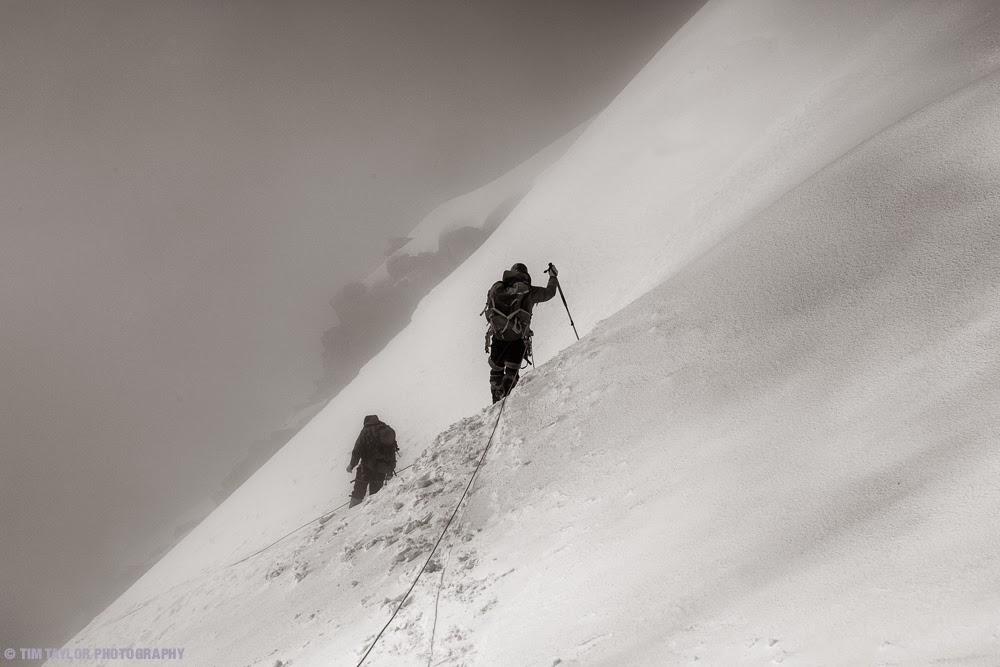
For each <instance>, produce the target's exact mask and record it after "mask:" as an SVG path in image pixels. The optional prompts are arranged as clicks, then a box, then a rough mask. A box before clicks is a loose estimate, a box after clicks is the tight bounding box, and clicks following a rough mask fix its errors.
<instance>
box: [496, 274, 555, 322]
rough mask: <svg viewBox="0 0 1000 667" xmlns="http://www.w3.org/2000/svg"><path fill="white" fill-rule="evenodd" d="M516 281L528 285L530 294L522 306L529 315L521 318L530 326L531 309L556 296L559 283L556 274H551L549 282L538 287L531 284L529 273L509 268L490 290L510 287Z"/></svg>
mask: <svg viewBox="0 0 1000 667" xmlns="http://www.w3.org/2000/svg"><path fill="white" fill-rule="evenodd" d="M514 283H525V284H526V285H528V296H527V297H525V299H524V301H522V302H521V308H522V309H523V310H524V311H525V312H526V313H527V315H525V316H523V317H522V318H521V320H522V321H523V323H524V325H525V326H530V325H531V311H532V309H533V308H534V307H535V304H536V303H544V302H546V301H548V300H549V299H551V298H552V297H554V296H555V295H556V289H558V284H559V283H558V281H557V280H556V277H555V276H553V275H549V282H548V283H547V284H546V285H545V287H538V286H537V285H532V284H531V276H530V275H528V274H527V273H524V272H521V271H511V270H507V271H504V272H503V280H501V281H499V282H496V283H494V284H493V287H491V288H490V291H491V293H492V291H493V290H494V289H496V288H497V286H500V285H502V286H503V287H510V286H511V285H513V284H514Z"/></svg>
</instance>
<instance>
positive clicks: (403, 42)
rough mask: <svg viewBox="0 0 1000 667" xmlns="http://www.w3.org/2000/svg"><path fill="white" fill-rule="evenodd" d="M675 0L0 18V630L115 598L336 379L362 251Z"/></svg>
mask: <svg viewBox="0 0 1000 667" xmlns="http://www.w3.org/2000/svg"><path fill="white" fill-rule="evenodd" d="M701 4H702V3H701V2H700V1H694V0H680V1H677V2H669V1H660V2H655V1H652V0H636V1H634V2H628V3H621V2H617V1H615V0H607V1H603V2H598V1H584V0H551V1H547V2H538V1H529V0H525V1H520V0H516V1H512V0H504V1H503V2H500V1H496V2H473V3H470V2H464V1H460V0H451V1H449V0H432V1H425V2H419V3H416V2H407V1H405V0H398V1H394V2H389V1H384V2H379V1H374V2H363V3H362V2H304V1H303V2H289V1H277V0H276V1H274V2H255V3H238V2H232V3H224V2H219V3H203V2H179V1H171V2H165V1H164V2H152V1H150V2H126V1H122V2H38V1H24V2H13V1H12V2H6V3H4V4H2V5H0V85H2V90H3V97H2V99H0V137H2V151H0V234H2V238H0V308H2V311H0V312H2V315H3V318H2V319H3V335H2V347H0V373H2V377H3V382H2V383H0V392H2V395H0V451H2V454H0V456H2V460H0V475H2V477H0V531H2V535H3V539H2V551H0V596H2V598H0V614H2V616H0V644H3V646H14V647H53V646H58V645H61V644H62V643H63V642H64V641H65V640H66V639H68V638H69V637H70V636H71V635H72V634H73V633H74V632H75V631H76V630H78V629H79V628H81V627H82V626H83V625H84V624H86V623H87V622H88V621H89V620H90V618H91V617H93V616H94V615H95V614H96V613H98V612H99V611H100V610H101V609H103V607H104V606H106V605H107V604H108V603H109V602H110V601H111V600H113V599H114V598H115V597H117V595H118V594H119V593H121V591H123V590H124V589H125V588H126V587H127V586H128V585H129V584H131V583H132V581H134V579H135V578H136V577H137V576H138V575H139V574H141V572H142V571H143V569H144V568H145V567H147V566H148V565H149V564H150V563H149V559H150V558H151V555H154V554H158V553H162V549H163V548H165V546H168V545H169V544H171V543H172V542H173V541H174V540H176V538H177V537H179V536H180V535H182V534H183V532H184V531H185V530H187V529H189V528H190V526H191V525H193V523H196V522H197V519H198V518H200V517H201V516H203V515H204V514H205V513H206V512H208V511H210V509H211V508H212V507H213V506H214V503H215V502H216V501H217V500H218V499H219V489H220V485H221V484H222V483H223V481H224V480H225V479H226V477H227V475H230V474H231V473H232V471H233V470H234V466H238V465H239V463H240V462H241V461H245V460H246V457H247V452H248V449H249V448H250V447H251V443H253V442H254V441H258V442H259V441H260V439H261V438H265V439H266V438H267V437H268V436H269V434H272V433H273V432H274V431H275V430H276V429H280V428H281V427H282V426H283V424H285V422H286V421H287V420H288V418H289V417H290V415H291V414H292V413H293V412H294V411H295V410H296V408H297V407H299V406H301V405H302V404H303V403H304V402H308V400H309V399H310V397H315V396H317V392H320V393H322V392H323V391H324V390H326V391H331V390H333V389H335V385H336V383H335V382H331V381H330V377H329V376H330V374H331V373H333V374H335V373H336V371H337V369H336V368H332V369H331V368H329V367H328V368H326V369H324V350H323V344H322V338H323V335H324V332H328V331H330V328H331V327H332V326H333V325H334V324H335V323H336V318H335V316H334V313H333V310H332V309H331V308H330V305H329V303H330V301H331V299H333V298H335V297H336V296H337V295H338V294H340V295H343V293H344V292H343V290H344V288H345V286H346V285H348V284H349V283H351V282H353V281H357V280H359V279H361V278H363V277H364V276H365V275H367V273H368V272H369V271H371V270H372V269H373V268H375V267H376V266H378V265H379V264H380V263H381V262H382V261H383V260H384V254H385V250H386V247H387V243H390V241H389V240H390V239H392V238H395V237H400V236H405V235H406V233H407V232H409V230H410V229H412V228H413V226H414V225H415V224H416V223H417V222H418V221H419V220H420V219H421V218H422V217H423V216H424V215H425V214H426V213H427V212H428V211H430V210H431V209H433V208H434V207H435V206H437V205H438V204H440V203H441V202H443V201H445V200H447V199H450V198H452V197H455V196H457V195H460V194H462V193H464V192H467V191H469V190H472V189H475V188H476V187H478V186H480V185H482V184H484V183H486V182H487V181H489V180H491V179H493V178H495V177H497V176H499V175H500V174H502V173H504V172H505V171H507V170H509V169H511V168H512V167H514V166H516V165H517V164H518V163H519V162H521V161H522V160H524V159H526V158H527V157H529V156H530V155H532V154H533V153H534V152H536V151H537V150H539V149H540V148H542V147H543V146H545V145H546V144H548V143H550V142H552V141H554V140H555V139H557V138H558V137H560V136H561V135H563V134H565V133H566V132H568V131H570V130H571V129H572V128H574V127H576V126H577V125H579V124H580V123H581V122H584V121H585V120H587V119H588V118H590V117H591V116H593V115H594V114H595V113H597V112H599V111H600V110H601V109H602V108H603V107H604V106H606V105H607V103H608V102H610V100H611V99H612V98H613V97H614V96H615V95H616V94H617V93H618V92H619V91H620V90H621V88H622V87H623V86H624V85H625V84H626V83H627V82H628V80H629V79H630V78H631V77H632V76H633V75H634V74H635V73H637V72H638V71H639V70H640V69H641V68H642V66H643V65H644V64H645V63H646V61H647V60H648V59H649V58H650V57H651V56H652V55H653V54H654V53H655V52H656V51H657V50H658V49H659V48H660V47H661V46H662V45H663V44H664V43H665V42H666V41H667V39H668V38H669V36H670V35H671V34H672V33H673V32H674V31H675V30H676V29H677V28H678V27H679V26H680V25H682V24H683V22H684V21H685V20H686V19H687V18H688V17H689V16H690V15H692V14H693V13H694V12H695V11H696V10H697V8H698V7H699V6H700V5H701ZM512 261H515V260H514V259H512ZM484 289H485V288H484ZM327 361H328V362H329V359H328V360H327ZM329 365H330V364H329V363H327V366H329ZM485 400H486V399H485V398H484V401H485ZM359 419H360V418H359ZM351 444H352V443H330V446H331V447H336V448H343V449H344V451H345V461H346V457H347V451H348V449H349V447H350V446H351ZM345 465H346V463H345ZM345 488H346V486H345Z"/></svg>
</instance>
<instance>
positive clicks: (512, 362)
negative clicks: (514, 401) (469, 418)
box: [490, 336, 526, 403]
mask: <svg viewBox="0 0 1000 667" xmlns="http://www.w3.org/2000/svg"><path fill="white" fill-rule="evenodd" d="M525 350H526V345H525V344H524V341H523V340H521V339H520V338H519V339H517V340H500V339H498V338H497V337H496V336H494V337H493V338H492V340H490V393H492V394H493V402H494V403H496V402H497V401H499V400H500V399H502V398H503V397H504V396H506V395H507V394H509V393H510V391H511V390H512V389H513V388H514V386H515V385H516V384H517V380H518V376H519V374H520V372H521V361H522V360H523V359H524V352H525Z"/></svg>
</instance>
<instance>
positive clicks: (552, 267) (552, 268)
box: [545, 262, 559, 277]
mask: <svg viewBox="0 0 1000 667" xmlns="http://www.w3.org/2000/svg"><path fill="white" fill-rule="evenodd" d="M545 272H546V273H548V274H549V275H551V276H553V277H554V276H558V275H559V270H558V269H556V265H555V264H553V263H552V262H549V268H548V269H546V271H545Z"/></svg>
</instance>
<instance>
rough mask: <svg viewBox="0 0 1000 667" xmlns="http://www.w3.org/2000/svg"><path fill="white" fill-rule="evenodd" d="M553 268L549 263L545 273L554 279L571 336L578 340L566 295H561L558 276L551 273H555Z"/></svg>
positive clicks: (578, 336) (578, 335)
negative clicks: (571, 328) (567, 319)
mask: <svg viewBox="0 0 1000 667" xmlns="http://www.w3.org/2000/svg"><path fill="white" fill-rule="evenodd" d="M555 268H556V267H555V266H553V264H552V262H549V268H547V269H545V273H548V274H549V275H551V276H552V277H553V278H555V279H556V289H557V290H559V298H560V299H562V302H563V306H565V308H566V314H567V315H569V325H570V326H571V327H573V334H574V335H575V336H576V339H577V340H580V334H578V333H576V325H575V324H573V314H572V313H570V312H569V305H568V304H567V303H566V295H565V294H563V291H562V285H560V284H559V278H558V276H556V275H555V274H553V273H552V272H553V271H555Z"/></svg>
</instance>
